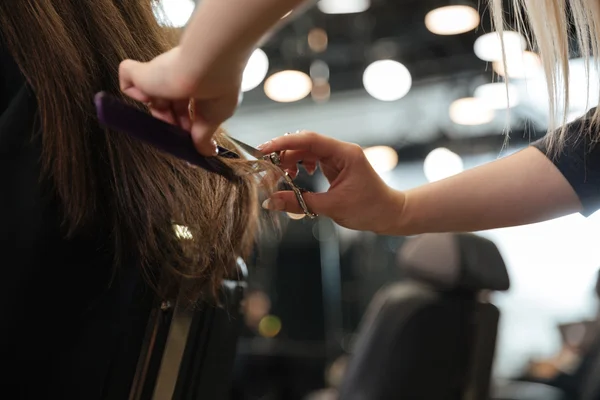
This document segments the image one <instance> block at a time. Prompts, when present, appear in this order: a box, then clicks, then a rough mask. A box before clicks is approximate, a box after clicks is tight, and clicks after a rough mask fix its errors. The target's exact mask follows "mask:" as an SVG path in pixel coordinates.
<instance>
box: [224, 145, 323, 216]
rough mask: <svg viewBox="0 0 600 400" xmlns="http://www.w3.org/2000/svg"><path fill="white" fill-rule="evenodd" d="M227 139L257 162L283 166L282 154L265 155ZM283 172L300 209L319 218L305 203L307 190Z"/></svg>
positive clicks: (305, 213) (248, 146) (255, 149)
mask: <svg viewBox="0 0 600 400" xmlns="http://www.w3.org/2000/svg"><path fill="white" fill-rule="evenodd" d="M227 137H228V138H229V140H231V141H232V142H233V143H235V144H236V145H237V146H239V147H240V148H241V149H242V150H244V151H245V152H246V153H248V154H250V155H251V156H252V157H254V158H256V159H257V160H264V161H269V162H271V163H272V164H274V165H276V166H278V167H279V166H280V165H281V156H280V153H277V152H274V153H270V154H265V153H263V152H262V151H260V150H258V149H257V148H254V147H252V146H250V145H248V144H246V143H244V142H242V141H240V140H237V139H235V138H233V137H231V136H227ZM281 171H282V172H283V179H284V181H285V183H286V184H287V185H288V186H289V187H290V189H291V190H292V191H293V192H294V195H295V196H296V200H298V204H300V207H301V208H302V211H303V212H304V215H306V216H307V217H309V218H315V217H317V215H316V214H314V213H312V212H310V210H309V209H308V206H307V205H306V201H304V197H303V196H302V193H305V190H304V189H301V188H299V187H298V185H296V183H295V182H294V180H293V179H292V177H291V176H290V174H289V173H288V172H287V171H284V170H283V169H282V170H281Z"/></svg>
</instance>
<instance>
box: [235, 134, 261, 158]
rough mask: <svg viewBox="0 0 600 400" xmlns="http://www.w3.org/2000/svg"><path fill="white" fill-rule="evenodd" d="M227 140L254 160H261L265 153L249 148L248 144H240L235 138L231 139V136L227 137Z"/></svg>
mask: <svg viewBox="0 0 600 400" xmlns="http://www.w3.org/2000/svg"><path fill="white" fill-rule="evenodd" d="M228 138H229V140H231V141H232V142H233V143H235V144H236V145H238V146H239V147H241V148H242V150H244V151H245V152H246V153H248V154H250V155H251V156H252V157H254V158H256V159H261V158H263V157H264V156H265V153H263V152H262V151H260V150H258V149H256V148H254V147H252V146H250V145H249V144H246V143H244V142H241V141H239V140H237V139H235V138H232V137H231V136H228Z"/></svg>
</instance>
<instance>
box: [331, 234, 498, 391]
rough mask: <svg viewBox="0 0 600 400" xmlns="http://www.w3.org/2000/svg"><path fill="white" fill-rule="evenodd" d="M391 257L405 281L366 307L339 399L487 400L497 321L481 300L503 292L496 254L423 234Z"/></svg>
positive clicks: (479, 244)
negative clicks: (400, 268)
mask: <svg viewBox="0 0 600 400" xmlns="http://www.w3.org/2000/svg"><path fill="white" fill-rule="evenodd" d="M398 256H399V263H400V266H401V267H402V268H403V269H404V271H405V274H406V276H407V279H406V280H405V281H403V282H400V283H397V284H394V285H391V286H389V287H387V288H384V289H382V290H381V291H380V292H379V293H378V294H377V295H376V296H375V298H374V299H373V301H372V302H371V304H370V306H369V309H368V310H367V312H366V314H365V317H364V318H363V321H362V323H361V325H362V326H361V328H360V331H359V336H358V340H357V342H356V345H355V348H354V349H353V352H352V353H353V354H352V356H351V359H350V363H349V365H348V369H347V370H346V374H345V377H344V380H343V382H342V385H341V387H340V397H339V399H340V400H387V399H390V400H391V399H419V400H429V399H431V400H434V399H435V400H445V399H448V400H450V399H452V400H454V399H461V400H465V399H466V400H479V399H488V398H489V391H490V377H491V370H492V363H493V358H494V351H495V345H496V332H497V326H498V320H499V311H498V309H497V308H496V307H495V306H494V305H492V304H490V303H489V302H488V298H489V293H490V292H492V291H504V290H507V289H508V288H509V278H508V273H507V270H506V266H505V264H504V261H503V260H502V257H501V255H500V252H499V251H498V248H497V247H496V245H495V244H494V243H492V242H491V241H489V240H487V239H484V238H482V237H479V236H475V235H472V234H427V235H421V236H418V237H414V238H411V239H409V240H407V242H406V243H405V244H404V246H402V247H401V249H400V250H399V254H398Z"/></svg>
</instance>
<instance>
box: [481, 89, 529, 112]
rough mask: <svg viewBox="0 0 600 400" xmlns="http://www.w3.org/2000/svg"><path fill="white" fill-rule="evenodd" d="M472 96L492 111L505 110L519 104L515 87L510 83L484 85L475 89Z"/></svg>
mask: <svg viewBox="0 0 600 400" xmlns="http://www.w3.org/2000/svg"><path fill="white" fill-rule="evenodd" d="M507 92H508V96H507ZM474 96H475V98H477V99H480V100H483V101H484V102H485V104H487V106H488V107H490V108H491V109H493V110H506V109H507V108H511V107H514V106H516V105H517V104H519V92H518V90H517V88H516V87H515V85H513V84H510V83H509V84H508V85H507V84H506V83H504V82H495V83H486V84H485V85H481V86H479V87H478V88H477V89H475V93H474Z"/></svg>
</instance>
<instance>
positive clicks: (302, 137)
mask: <svg viewBox="0 0 600 400" xmlns="http://www.w3.org/2000/svg"><path fill="white" fill-rule="evenodd" d="M354 147H358V146H356V145H353V144H350V143H345V142H341V141H339V140H335V139H332V138H330V137H326V136H323V135H319V134H318V133H315V132H309V131H302V132H300V133H298V134H294V135H284V136H280V137H278V138H275V139H273V140H271V141H269V142H267V143H265V144H262V145H260V146H258V148H259V150H261V151H263V152H265V153H271V152H274V151H283V150H288V151H289V150H303V151H305V152H308V153H312V154H314V155H315V156H316V157H317V158H325V157H335V156H343V155H345V153H346V152H347V151H348V150H349V149H351V148H354Z"/></svg>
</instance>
